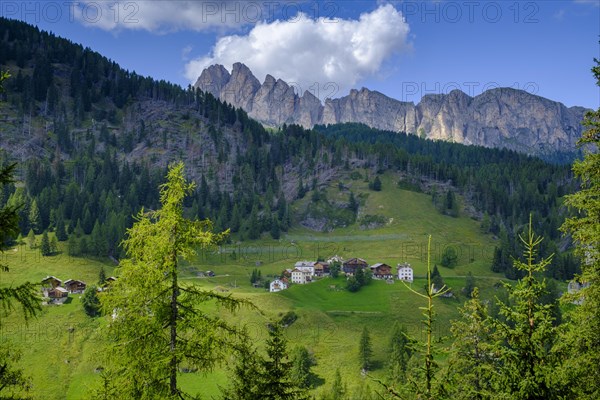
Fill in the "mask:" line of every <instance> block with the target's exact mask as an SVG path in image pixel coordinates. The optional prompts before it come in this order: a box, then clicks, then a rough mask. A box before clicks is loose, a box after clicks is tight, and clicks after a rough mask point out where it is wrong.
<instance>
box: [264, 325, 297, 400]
mask: <svg viewBox="0 0 600 400" xmlns="http://www.w3.org/2000/svg"><path fill="white" fill-rule="evenodd" d="M266 345H267V349H266V352H267V357H266V358H265V359H264V360H263V361H262V363H261V364H262V368H261V372H260V376H259V377H258V380H259V393H260V398H261V399H265V400H287V399H289V400H301V399H306V398H307V396H306V393H305V392H304V390H303V389H301V388H300V387H299V386H298V383H297V382H295V381H294V380H293V377H292V374H291V372H292V362H291V361H290V360H289V358H288V355H287V340H286V339H285V338H284V336H283V329H282V327H281V326H280V325H279V324H272V325H271V326H270V328H269V338H268V339H267V343H266Z"/></svg>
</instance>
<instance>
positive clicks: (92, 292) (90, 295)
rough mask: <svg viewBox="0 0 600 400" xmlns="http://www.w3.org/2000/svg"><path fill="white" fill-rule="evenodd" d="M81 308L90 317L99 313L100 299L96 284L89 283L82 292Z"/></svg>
mask: <svg viewBox="0 0 600 400" xmlns="http://www.w3.org/2000/svg"><path fill="white" fill-rule="evenodd" d="M81 305H82V306H83V310H84V311H85V313H86V314H87V315H88V316H90V317H96V316H98V315H100V300H99V299H98V288H97V287H96V285H90V286H88V287H87V288H86V289H85V292H83V296H82V297H81Z"/></svg>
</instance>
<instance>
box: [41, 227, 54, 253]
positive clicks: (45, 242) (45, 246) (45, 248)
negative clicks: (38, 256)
mask: <svg viewBox="0 0 600 400" xmlns="http://www.w3.org/2000/svg"><path fill="white" fill-rule="evenodd" d="M40 252H41V253H42V256H44V257H45V256H49V255H51V254H52V248H51V247H50V239H48V232H46V231H44V233H43V234H42V241H41V243H40Z"/></svg>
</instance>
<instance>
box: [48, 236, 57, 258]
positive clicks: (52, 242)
mask: <svg viewBox="0 0 600 400" xmlns="http://www.w3.org/2000/svg"><path fill="white" fill-rule="evenodd" d="M50 253H51V254H57V253H58V240H56V235H52V237H51V238H50Z"/></svg>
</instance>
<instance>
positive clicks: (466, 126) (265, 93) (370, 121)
mask: <svg viewBox="0 0 600 400" xmlns="http://www.w3.org/2000/svg"><path fill="white" fill-rule="evenodd" d="M194 87H196V88H199V89H201V90H203V91H205V92H210V93H211V94H213V95H214V96H215V97H217V98H219V99H221V100H222V101H225V102H228V103H230V104H231V105H233V106H235V107H241V108H242V109H244V110H245V111H246V112H248V114H249V116H250V117H252V118H255V119H257V120H258V121H260V122H261V123H263V124H265V125H267V126H271V127H277V126H281V125H283V124H298V125H301V126H303V127H305V128H312V127H313V126H315V125H328V124H338V123H345V122H358V123H363V124H365V125H367V126H369V127H372V128H376V129H381V130H387V131H395V132H406V133H412V134H417V135H419V136H421V137H424V138H428V139H434V140H446V141H452V142H456V143H462V144H467V145H470V144H473V145H479V146H485V147H494V148H508V149H511V150H516V151H519V152H524V153H527V154H531V155H536V156H541V157H546V158H548V157H551V156H552V155H553V154H555V153H565V154H569V153H570V154H572V155H573V156H574V155H575V154H576V153H577V151H576V150H575V149H576V147H577V140H578V139H579V138H580V137H581V134H582V126H581V123H580V121H581V120H582V119H583V116H584V114H585V112H586V111H587V109H585V108H584V107H578V106H574V107H566V106H565V105H564V104H562V103H560V102H557V101H553V100H550V99H547V98H544V97H541V96H537V95H534V94H531V93H528V92H526V91H523V90H518V89H513V88H493V89H489V90H486V91H485V92H483V93H481V94H479V95H477V96H473V97H471V96H469V95H467V94H466V93H464V92H462V91H460V90H458V89H455V90H453V91H451V92H449V93H448V94H427V95H425V96H423V98H422V99H421V101H420V102H419V103H417V104H415V103H414V102H403V101H400V100H396V99H393V98H391V97H389V96H386V95H384V94H383V93H380V92H378V91H374V90H370V89H368V88H364V87H363V88H361V89H360V90H358V89H352V90H350V92H349V94H348V95H346V96H342V97H340V98H335V99H329V98H328V99H326V100H325V102H324V103H322V102H321V101H320V100H319V99H318V98H317V97H315V96H314V95H313V94H312V93H311V92H310V91H305V92H304V93H303V94H301V95H299V94H296V93H295V92H294V89H293V87H292V86H290V85H288V84H287V83H286V82H285V81H283V80H282V79H276V78H275V77H273V76H272V75H267V76H266V78H265V81H264V82H263V83H262V84H261V83H260V81H259V80H258V79H257V78H256V77H255V76H254V74H253V73H252V71H251V70H250V69H249V68H248V67H247V66H246V65H244V64H243V63H239V62H238V63H235V64H233V68H232V71H231V73H230V72H229V71H228V70H227V69H226V68H225V67H224V66H223V65H219V64H215V65H212V66H210V67H208V68H206V69H205V70H204V71H203V72H202V74H201V75H200V77H199V78H198V80H197V81H196V83H195V85H194Z"/></svg>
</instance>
